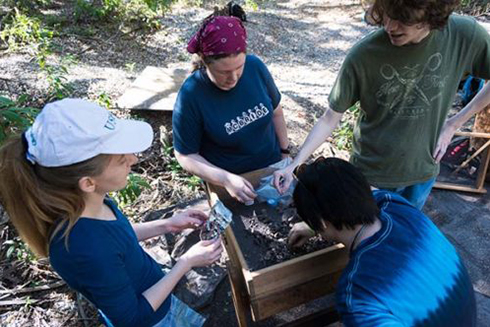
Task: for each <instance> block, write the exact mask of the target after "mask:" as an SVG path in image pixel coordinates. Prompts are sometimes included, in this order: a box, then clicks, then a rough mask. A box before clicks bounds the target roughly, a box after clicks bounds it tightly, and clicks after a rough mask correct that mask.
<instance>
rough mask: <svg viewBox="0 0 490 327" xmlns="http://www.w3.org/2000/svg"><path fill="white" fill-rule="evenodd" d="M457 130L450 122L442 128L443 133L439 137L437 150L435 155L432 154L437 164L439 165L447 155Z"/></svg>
mask: <svg viewBox="0 0 490 327" xmlns="http://www.w3.org/2000/svg"><path fill="white" fill-rule="evenodd" d="M456 129H457V128H455V127H454V125H453V124H452V123H451V122H450V120H448V121H446V123H445V124H444V126H443V127H442V131H441V134H440V135H439V139H438V141H437V145H436V148H435V150H434V153H433V154H432V156H433V157H434V160H435V161H436V163H439V162H440V161H441V159H442V157H443V156H444V154H445V153H446V150H447V147H448V145H449V143H451V139H452V138H453V136H454V133H455V132H456Z"/></svg>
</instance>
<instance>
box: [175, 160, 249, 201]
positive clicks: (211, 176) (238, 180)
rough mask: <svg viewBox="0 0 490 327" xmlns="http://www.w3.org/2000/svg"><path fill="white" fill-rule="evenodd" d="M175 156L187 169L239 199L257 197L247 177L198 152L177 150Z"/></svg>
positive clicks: (246, 199)
mask: <svg viewBox="0 0 490 327" xmlns="http://www.w3.org/2000/svg"><path fill="white" fill-rule="evenodd" d="M175 157H176V158H177V161H178V162H179V163H180V165H181V166H182V167H183V168H184V169H185V170H186V171H188V172H189V173H191V174H194V175H196V176H199V177H201V178H202V179H203V180H205V181H206V182H209V183H211V184H215V185H218V186H222V187H224V188H225V189H226V190H227V191H228V193H229V194H230V195H231V196H232V197H234V198H235V199H237V200H238V201H241V202H244V203H246V202H248V201H251V200H253V199H254V198H255V197H256V194H255V192H254V188H253V186H252V184H250V183H249V182H248V181H247V180H246V179H244V178H243V177H240V176H238V175H236V174H232V173H230V172H228V171H226V170H224V169H221V168H219V167H217V166H215V165H213V164H212V163H210V162H209V161H207V160H206V159H205V158H204V157H203V156H201V155H200V154H198V153H193V154H187V155H184V154H181V153H179V152H178V151H175Z"/></svg>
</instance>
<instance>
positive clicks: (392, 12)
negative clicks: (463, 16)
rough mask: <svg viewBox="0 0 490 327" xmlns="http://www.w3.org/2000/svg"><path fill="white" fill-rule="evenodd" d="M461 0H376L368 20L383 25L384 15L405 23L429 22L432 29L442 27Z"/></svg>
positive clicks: (369, 12)
mask: <svg viewBox="0 0 490 327" xmlns="http://www.w3.org/2000/svg"><path fill="white" fill-rule="evenodd" d="M459 2H460V0H374V3H373V6H372V8H370V10H369V11H368V15H369V17H367V18H368V20H369V21H372V22H373V23H375V24H376V25H379V26H382V25H383V15H384V14H386V15H387V16H388V17H390V18H391V19H394V20H397V21H399V22H401V23H403V24H405V25H415V24H419V23H427V24H428V25H429V27H430V29H442V28H443V27H444V26H446V24H447V20H448V18H449V15H451V13H452V12H453V11H454V9H456V7H457V6H458V5H459Z"/></svg>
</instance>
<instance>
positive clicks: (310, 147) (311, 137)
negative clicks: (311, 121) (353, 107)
mask: <svg viewBox="0 0 490 327" xmlns="http://www.w3.org/2000/svg"><path fill="white" fill-rule="evenodd" d="M342 116H343V113H338V112H335V111H333V110H332V109H330V108H328V109H327V111H325V113H324V114H323V115H322V117H320V119H319V120H318V122H317V123H316V124H315V126H313V129H312V130H311V132H310V134H308V137H307V138H306V141H305V143H304V144H303V146H302V147H301V150H300V151H299V153H298V155H297V156H296V158H294V160H293V162H292V163H291V165H289V166H288V167H286V168H284V169H281V170H278V171H276V172H275V173H274V185H275V187H276V188H277V189H278V190H279V192H284V191H285V190H287V189H288V187H289V185H290V184H291V181H292V173H293V171H294V168H296V167H297V166H298V165H300V164H301V163H303V162H304V161H305V160H306V159H308V157H309V156H310V155H311V154H312V153H313V152H314V151H315V150H316V149H317V148H318V147H319V146H320V145H321V144H322V143H323V142H325V140H326V139H327V137H329V136H330V135H331V134H332V132H333V130H334V129H335V128H336V127H337V125H338V124H339V122H340V120H341V119H342ZM281 181H282V182H281Z"/></svg>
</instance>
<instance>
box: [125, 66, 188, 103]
mask: <svg viewBox="0 0 490 327" xmlns="http://www.w3.org/2000/svg"><path fill="white" fill-rule="evenodd" d="M188 75H189V70H188V69H186V68H184V67H173V68H160V67H154V66H148V67H146V68H145V69H144V70H143V72H142V73H141V75H140V76H138V78H137V79H136V80H135V81H134V82H133V84H131V86H130V87H129V89H128V90H126V91H125V92H124V94H123V95H122V96H121V97H120V98H119V100H118V101H117V106H118V107H119V108H121V109H141V110H144V109H146V110H159V111H172V110H173V107H174V103H175V100H176V99H177V94H178V92H179V89H180V87H181V85H182V83H183V82H184V80H185V79H186V78H187V76H188Z"/></svg>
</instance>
